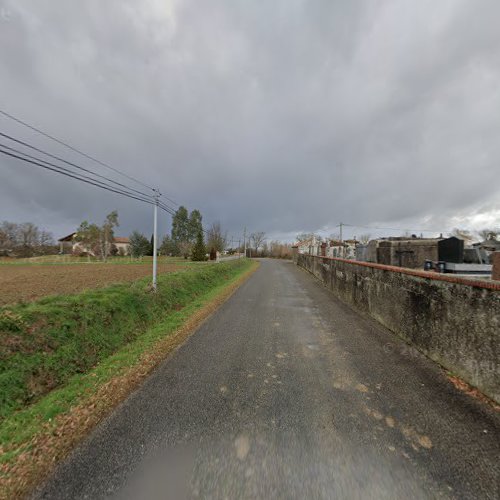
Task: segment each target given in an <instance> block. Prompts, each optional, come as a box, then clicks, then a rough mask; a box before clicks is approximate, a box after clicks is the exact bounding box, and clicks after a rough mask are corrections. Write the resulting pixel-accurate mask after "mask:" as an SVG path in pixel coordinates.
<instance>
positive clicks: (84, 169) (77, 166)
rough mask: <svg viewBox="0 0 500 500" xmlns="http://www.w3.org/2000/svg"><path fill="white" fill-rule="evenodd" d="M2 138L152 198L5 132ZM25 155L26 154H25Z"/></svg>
mask: <svg viewBox="0 0 500 500" xmlns="http://www.w3.org/2000/svg"><path fill="white" fill-rule="evenodd" d="M0 136H2V137H5V138H6V139H9V140H11V141H13V142H16V143H18V144H21V145H23V146H26V147H28V148H30V149H32V150H34V151H37V152H39V153H42V154H44V155H47V156H48V157H50V158H53V159H54V160H58V161H61V162H63V163H65V164H66V165H69V166H72V167H75V168H78V169H80V170H83V171H85V172H88V173H90V174H92V175H94V176H96V177H99V178H101V179H105V180H107V181H109V182H112V183H114V184H116V185H118V186H120V187H123V188H126V189H128V190H130V191H134V192H135V193H137V194H140V195H142V196H147V197H150V196H151V195H149V194H147V193H144V192H142V191H138V190H137V189H134V188H132V187H129V186H126V185H125V184H122V183H121V182H118V181H115V180H113V179H110V178H109V177H106V176H104V175H101V174H98V173H97V172H94V171H92V170H90V169H88V168H85V167H81V166H80V165H77V164H76V163H73V162H70V161H67V160H65V159H64V158H61V157H59V156H56V155H53V154H51V153H48V152H47V151H44V150H43V149H40V148H37V147H35V146H33V145H32V144H29V143H27V142H25V141H21V140H20V139H16V138H15V137H12V136H10V135H8V134H5V133H3V132H0ZM4 147H7V146H4ZM16 151H17V150H16ZM17 152H19V153H20V151H17ZM23 154H25V153H23ZM26 156H29V155H26Z"/></svg>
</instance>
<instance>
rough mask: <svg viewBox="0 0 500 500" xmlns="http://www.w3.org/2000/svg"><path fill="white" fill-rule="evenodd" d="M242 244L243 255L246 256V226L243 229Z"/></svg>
mask: <svg viewBox="0 0 500 500" xmlns="http://www.w3.org/2000/svg"><path fill="white" fill-rule="evenodd" d="M243 246H244V252H245V253H244V256H245V257H246V256H247V228H246V226H245V229H244V230H243Z"/></svg>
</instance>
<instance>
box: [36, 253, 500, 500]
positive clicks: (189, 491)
mask: <svg viewBox="0 0 500 500" xmlns="http://www.w3.org/2000/svg"><path fill="white" fill-rule="evenodd" d="M499 457H500V418H499V414H498V413H496V412H495V411H494V410H492V409H491V408H490V407H489V406H487V405H486V404H484V403H481V402H479V401H476V400H474V399H472V398H471V397H470V396H467V395H465V394H463V393H461V392H460V391H458V390H457V389H455V388H454V386H453V385H452V384H451V383H450V382H449V381H448V380H447V379H446V377H445V375H444V374H443V373H442V371H441V370H440V369H439V368H438V367H437V366H436V365H435V364H434V363H432V362H430V361H429V360H427V359H426V358H424V357H423V356H421V355H419V354H418V353H416V352H415V351H413V350H412V349H410V348H409V347H408V346H407V345H406V344H404V343H402V342H400V341H398V340H397V339H396V338H395V337H394V336H393V335H391V334H390V333H389V332H388V331H387V330H385V329H384V328H382V327H380V326H378V325H377V324H376V323H375V322H374V321H372V320H370V319H367V318H364V317H361V316H360V315H358V314H357V313H355V312H353V311H352V310H351V309H350V308H349V307H347V306H345V305H344V304H342V303H341V302H339V301H338V300H336V299H335V298H334V297H333V296H332V294H331V293H330V292H328V291H327V290H326V289H324V288H323V287H322V285H321V284H320V283H319V282H317V281H316V280H315V279H314V278H313V277H312V276H310V275H308V274H307V273H306V272H305V271H303V270H301V269H299V268H297V267H295V266H294V265H293V264H291V263H289V262H280V261H271V260H264V261H262V263H261V267H260V268H259V270H258V271H257V272H256V273H255V274H253V276H252V277H251V278H250V279H249V280H248V281H247V282H246V283H245V284H244V285H243V286H242V287H241V288H240V289H239V290H238V291H237V292H236V293H235V294H234V295H233V296H232V297H231V299H230V300H229V301H228V302H226V303H225V304H224V305H223V306H222V307H221V308H220V309H219V310H218V311H217V312H216V313H215V314H214V315H213V316H212V317H211V318H210V319H209V320H208V321H207V322H206V323H204V324H203V325H202V326H201V327H200V328H199V329H198V331H197V332H195V334H193V336H192V337H191V338H190V339H189V340H188V341H187V342H186V343H185V344H184V345H183V346H182V347H181V348H179V349H178V350H177V351H176V352H175V353H174V354H173V355H172V356H171V357H170V358H169V359H167V360H166V361H165V362H164V363H163V364H162V365H161V366H159V367H158V369H157V370H156V371H155V372H154V373H153V375H152V376H151V377H150V378H149V379H148V380H147V381H146V382H145V383H144V385H142V386H141V388H140V389H139V390H137V391H136V392H135V393H134V394H132V395H131V397H130V398H129V399H128V400H127V401H126V402H125V403H124V404H122V405H121V406H120V407H119V408H118V409H117V410H116V411H115V412H114V413H113V414H112V415H111V416H110V417H109V418H108V419H107V420H106V421H105V422H104V423H103V424H102V425H100V426H99V427H98V428H97V429H96V430H95V432H94V433H93V434H92V435H91V436H89V438H88V439H87V441H86V442H85V443H83V445H82V446H80V447H79V449H78V450H76V451H75V452H74V453H73V454H72V455H71V456H70V457H69V459H68V460H67V461H66V462H65V463H64V464H62V465H61V466H60V467H58V469H57V470H56V473H55V474H54V475H53V476H52V477H51V478H50V479H49V480H48V482H47V483H46V484H45V485H44V487H43V489H42V490H40V491H39V492H38V493H37V495H36V497H37V498H61V499H71V498H91V499H98V498H105V497H111V498H140V499H148V498H176V499H181V498H183V497H186V498H196V497H199V498H228V499H235V498H283V499H292V498H346V499H356V498H394V499H396V498H397V499H400V498H499V497H500V489H499V485H500V461H499Z"/></svg>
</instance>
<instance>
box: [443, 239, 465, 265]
mask: <svg viewBox="0 0 500 500" xmlns="http://www.w3.org/2000/svg"><path fill="white" fill-rule="evenodd" d="M438 259H439V260H440V261H444V262H453V263H455V264H462V263H463V261H464V240H461V239H460V238H456V237H455V236H452V237H451V238H446V239H445V240H441V241H438Z"/></svg>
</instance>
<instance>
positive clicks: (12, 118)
mask: <svg viewBox="0 0 500 500" xmlns="http://www.w3.org/2000/svg"><path fill="white" fill-rule="evenodd" d="M0 114H2V115H3V116H5V117H7V118H9V119H11V120H13V121H15V122H17V123H19V124H21V125H24V126H25V127H28V128H29V129H31V130H33V131H35V132H38V133H39V134H41V135H43V136H44V137H47V138H48V139H51V140H52V141H55V142H57V143H58V144H60V145H61V146H64V147H66V148H68V149H70V150H71V151H73V152H75V153H77V154H79V155H82V156H84V157H85V158H87V159H88V160H91V161H93V162H95V163H98V164H99V165H101V166H103V167H105V168H108V169H110V170H112V171H113V172H116V173H118V174H120V175H122V176H124V177H126V178H127V179H129V180H131V181H134V182H136V183H137V184H140V185H141V186H143V187H145V188H148V189H151V190H152V191H154V188H153V187H151V186H148V185H147V184H145V183H144V182H142V181H140V180H138V179H136V178H135V177H132V176H131V175H128V174H126V173H124V172H122V171H121V170H118V169H117V168H115V167H112V166H111V165H109V164H107V163H105V162H103V161H101V160H99V159H97V158H95V157H94V156H91V155H89V154H87V153H85V152H83V151H81V150H80V149H78V148H75V147H74V146H71V144H68V143H67V142H64V141H62V140H60V139H58V138H57V137H54V136H53V135H50V134H48V133H47V132H44V131H43V130H41V129H39V128H38V127H35V126H34V125H30V124H29V123H27V122H25V121H23V120H21V119H20V118H17V117H16V116H14V115H12V114H10V113H7V111H4V110H3V109H0Z"/></svg>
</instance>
